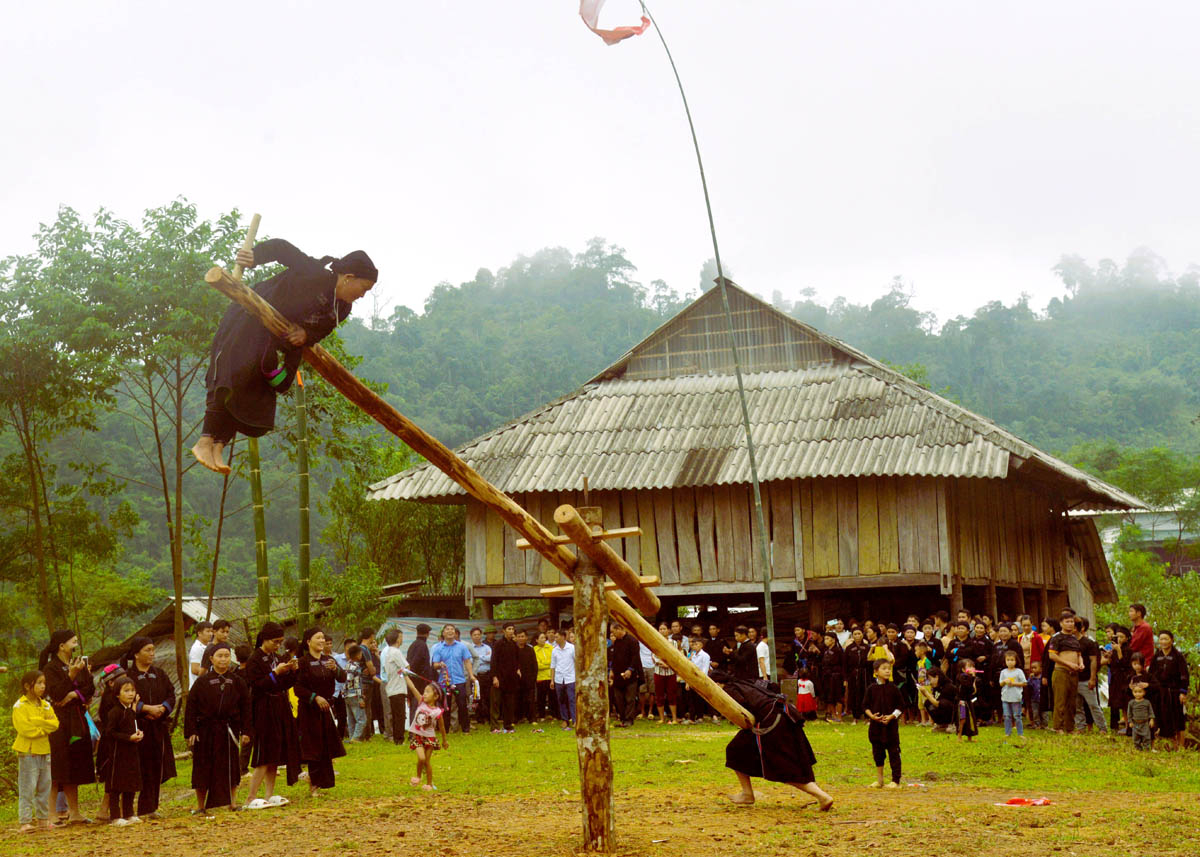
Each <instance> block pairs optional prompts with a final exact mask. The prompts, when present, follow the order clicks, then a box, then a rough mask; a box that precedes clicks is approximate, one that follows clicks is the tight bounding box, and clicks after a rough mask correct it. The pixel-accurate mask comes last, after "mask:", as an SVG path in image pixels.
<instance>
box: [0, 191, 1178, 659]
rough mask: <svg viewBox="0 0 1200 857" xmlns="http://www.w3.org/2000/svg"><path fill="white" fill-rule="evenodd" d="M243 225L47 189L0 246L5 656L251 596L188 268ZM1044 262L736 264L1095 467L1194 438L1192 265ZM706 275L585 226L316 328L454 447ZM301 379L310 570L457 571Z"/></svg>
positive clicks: (605, 354)
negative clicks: (976, 286) (941, 308)
mask: <svg viewBox="0 0 1200 857" xmlns="http://www.w3.org/2000/svg"><path fill="white" fill-rule="evenodd" d="M237 221H238V218H237V216H236V213H230V214H228V215H225V216H223V217H222V218H220V219H218V220H217V221H214V222H211V223H209V222H205V221H203V220H201V219H200V218H199V217H198V216H197V214H196V212H195V210H194V208H193V207H191V206H190V205H188V204H187V203H186V202H176V203H172V204H170V205H168V206H164V207H163V208H161V209H155V210H153V211H150V212H147V214H146V215H145V217H144V218H143V220H142V221H141V222H140V223H137V224H129V223H123V222H121V221H118V220H116V219H115V218H113V217H112V216H111V215H109V214H107V213H101V214H100V215H99V216H97V218H96V219H95V220H94V221H92V222H87V221H85V220H84V219H83V218H81V217H79V216H78V215H77V214H75V213H74V212H71V211H69V210H64V211H63V212H62V213H61V215H60V218H59V220H58V222H56V223H55V224H52V225H50V226H47V227H44V228H43V230H42V232H41V234H40V236H39V239H40V240H39V245H40V247H39V252H38V253H37V254H35V255H34V256H31V257H28V258H11V259H8V260H6V261H5V262H4V263H3V265H2V266H0V298H2V304H0V316H2V317H3V318H2V321H3V324H2V325H0V376H2V377H0V455H3V456H4V463H5V469H4V471H3V478H2V479H0V496H2V497H3V500H4V502H3V504H2V505H0V516H2V524H0V526H2V530H0V621H3V622H4V623H5V624H6V626H7V627H8V628H9V629H11V633H10V634H9V635H6V636H5V637H4V638H2V639H0V659H7V660H16V661H22V660H23V659H25V658H27V657H28V654H29V653H30V652H31V651H32V650H33V647H34V643H35V641H36V640H37V639H39V638H41V637H42V636H43V635H44V629H45V627H46V625H47V624H70V625H72V626H75V627H78V628H79V629H80V630H81V632H83V634H84V635H85V636H86V638H87V639H88V645H89V646H94V645H98V644H100V643H101V642H103V641H105V640H112V639H115V638H120V637H121V636H123V635H124V634H125V633H127V632H128V630H129V628H130V627H131V626H132V625H133V623H134V622H135V620H136V619H137V618H138V617H139V616H140V615H142V614H143V613H144V611H145V610H146V609H148V608H149V607H150V606H152V605H156V604H161V599H162V598H163V597H164V596H165V595H166V594H167V593H168V592H170V591H171V590H172V588H173V586H174V585H175V582H176V580H177V579H178V580H179V581H180V583H181V585H182V588H183V590H184V591H186V592H189V593H195V592H204V591H206V590H207V588H208V586H209V585H210V582H211V580H212V579H213V574H214V570H215V575H216V576H215V580H216V587H217V590H218V591H219V592H223V593H235V592H236V593H249V592H252V591H253V589H254V570H253V569H254V550H253V548H254V539H253V535H252V525H251V520H250V512H249V490H248V487H247V485H246V480H245V478H244V473H242V472H241V471H240V470H239V471H236V472H235V477H234V478H232V479H231V480H230V481H229V483H228V485H227V486H226V485H225V484H224V483H223V480H222V479H221V478H220V477H218V476H216V475H215V474H212V473H210V472H208V471H205V470H201V469H200V468H198V467H193V466H191V460H190V456H189V455H188V454H187V450H188V448H189V447H190V446H191V444H192V442H194V438H195V432H196V431H197V430H198V422H199V419H200V416H201V415H202V413H203V405H204V401H203V398H204V388H203V372H204V367H205V365H206V363H207V347H208V342H209V340H210V338H211V336H212V332H213V329H214V328H215V325H216V321H217V319H218V318H219V316H220V313H221V312H222V310H223V306H224V304H223V301H224V299H223V298H221V297H220V296H219V295H216V293H214V292H212V291H211V290H210V289H207V288H206V287H205V286H204V285H203V284H202V281H201V276H202V274H203V271H204V270H205V269H206V268H207V267H208V265H209V264H211V261H212V260H221V259H229V258H230V257H231V256H232V247H233V246H234V245H235V244H236V242H237V239H238V235H239V233H240V227H239V225H238V222H237ZM306 249H309V248H306ZM320 249H321V248H311V250H312V251H313V252H319V250H320ZM481 261H494V260H481ZM702 261H703V260H697V270H698V271H700V270H701V262H702ZM1058 272H1059V274H1060V276H1061V279H1062V281H1063V294H1062V296H1061V297H1060V298H1057V299H1055V300H1054V301H1052V302H1051V303H1050V305H1049V306H1047V307H1034V306H1031V305H1029V303H1028V301H1021V302H1018V303H1017V304H1016V305H1014V306H1004V305H1001V304H998V303H984V304H983V306H981V308H980V309H979V310H978V311H977V312H976V313H974V314H973V315H972V316H971V317H967V318H954V319H939V318H937V317H936V315H935V313H936V307H923V308H918V307H917V306H915V305H914V302H913V301H912V300H911V299H910V297H909V295H908V292H907V291H906V289H905V287H904V286H903V285H902V284H901V283H899V282H897V283H892V284H886V283H885V284H881V288H880V292H881V297H879V298H878V299H877V300H875V301H873V302H871V303H869V304H863V305H859V304H854V303H852V302H849V301H846V300H843V299H838V300H836V301H834V302H833V303H832V304H830V305H823V304H820V303H817V302H815V301H814V300H813V299H812V296H811V294H803V293H799V292H797V291H793V290H792V289H790V287H789V285H788V284H786V283H752V282H746V283H741V285H742V286H743V287H745V288H747V289H749V290H750V291H755V292H759V293H762V294H765V295H770V296H771V297H772V300H773V301H774V303H775V304H776V305H777V306H780V307H781V308H782V309H784V310H785V311H787V312H789V313H791V314H792V315H794V316H795V317H796V318H799V319H801V320H803V321H805V322H807V323H810V324H813V325H814V326H816V327H818V328H820V329H822V330H824V331H826V332H828V333H831V334H833V335H834V336H837V337H839V338H841V339H844V340H845V341H847V342H849V343H851V344H853V345H854V346H856V347H858V348H860V349H862V350H863V351H866V352H867V353H869V354H871V355H873V356H875V357H878V358H880V359H883V360H887V361H889V362H891V363H893V364H897V365H900V366H903V367H905V368H906V371H908V372H910V373H912V374H915V375H917V376H919V377H922V378H923V379H925V380H926V381H927V382H928V383H929V385H930V386H932V387H933V388H934V389H936V390H939V391H942V392H944V393H945V394H947V395H949V396H952V397H954V398H955V399H957V400H958V401H960V402H962V403H963V404H964V405H966V406H967V407H970V408H972V409H974V410H977V411H978V412H980V413H981V414H984V415H986V416H988V417H990V418H992V419H994V420H996V421H997V422H998V423H1000V424H1002V425H1004V426H1006V427H1007V428H1009V429H1011V430H1013V431H1014V432H1016V433H1017V434H1019V435H1021V436H1023V437H1025V438H1027V439H1028V440H1030V441H1032V442H1034V443H1035V444H1038V445H1040V446H1042V447H1044V448H1046V449H1048V450H1050V451H1054V452H1058V453H1060V454H1066V455H1070V456H1072V457H1074V458H1075V459H1076V460H1080V461H1082V462H1083V463H1085V464H1088V465H1089V466H1092V467H1093V468H1094V469H1098V470H1104V471H1105V472H1106V473H1108V474H1109V475H1112V474H1117V475H1118V476H1119V474H1120V473H1122V472H1124V471H1121V470H1120V467H1119V462H1117V463H1114V461H1115V459H1114V457H1113V456H1114V455H1116V456H1117V458H1120V455H1121V453H1120V450H1121V448H1122V447H1126V446H1128V447H1151V446H1161V447H1167V448H1168V449H1169V450H1173V451H1174V454H1176V455H1179V456H1184V457H1187V456H1192V455H1194V454H1195V453H1196V452H1197V451H1200V450H1198V444H1197V440H1198V438H1197V430H1196V426H1195V424H1194V423H1193V422H1192V420H1193V419H1194V417H1195V416H1196V414H1197V413H1200V395H1198V393H1197V390H1196V388H1195V384H1194V382H1193V379H1194V378H1195V377H1196V369H1197V368H1198V367H1200V340H1198V338H1197V336H1196V333H1197V331H1198V330H1200V285H1198V277H1197V273H1196V271H1195V270H1189V271H1188V272H1187V273H1185V274H1184V275H1182V276H1179V277H1171V276H1168V275H1167V274H1166V273H1165V266H1164V265H1163V264H1162V263H1161V262H1160V261H1159V260H1157V259H1156V258H1155V257H1154V256H1153V255H1152V254H1150V253H1147V252H1139V253H1136V254H1134V255H1133V256H1132V257H1130V259H1129V260H1128V261H1126V262H1125V263H1124V264H1116V263H1113V262H1109V261H1101V262H1097V263H1095V264H1092V265H1089V264H1088V263H1086V262H1085V261H1084V260H1080V259H1077V258H1073V257H1064V259H1063V260H1062V261H1061V263H1060V264H1059V266H1058ZM271 273H272V272H271V271H261V272H259V271H256V272H255V274H256V276H258V277H264V276H269V275H270V274H271ZM704 279H705V276H704V274H701V275H700V276H699V277H698V278H697V282H693V283H686V284H677V287H676V288H672V287H670V286H669V285H668V284H665V283H662V282H657V281H656V282H653V283H650V284H648V285H647V284H642V283H640V282H639V281H638V279H637V269H636V267H635V264H634V260H630V259H627V258H626V257H625V254H624V252H623V251H622V250H621V249H620V248H619V247H616V246H613V245H610V244H609V243H608V242H607V241H605V240H603V239H599V238H597V239H594V240H593V241H591V242H590V243H589V244H588V245H587V246H586V247H584V248H583V249H582V250H581V251H579V252H572V251H570V250H567V249H562V248H547V249H545V250H542V251H539V252H537V253H535V254H533V255H532V256H528V257H518V258H517V259H515V260H513V261H512V262H510V263H508V264H507V265H504V266H503V267H498V268H496V269H495V270H494V271H493V270H490V269H487V268H480V270H479V272H478V273H477V274H476V276H475V277H474V279H472V280H471V281H470V282H466V283H461V284H457V285H455V284H450V283H442V284H440V285H438V286H437V287H436V288H435V289H434V290H433V292H432V293H431V294H430V296H429V298H428V299H427V300H426V302H425V304H424V306H422V307H420V308H419V309H414V308H409V307H399V308H397V309H395V311H393V312H392V313H391V314H390V316H387V317H382V316H380V317H373V318H367V319H366V320H365V321H362V320H359V319H358V318H356V319H354V320H351V321H349V322H347V323H346V324H345V325H343V326H342V328H341V329H340V331H339V333H338V335H336V336H334V337H330V339H328V340H326V343H325V344H326V346H327V347H329V348H330V349H331V350H333V351H334V352H335V353H338V354H340V355H342V357H343V359H345V360H346V361H347V362H348V363H350V364H354V363H356V362H357V366H356V367H355V371H356V372H357V373H359V374H360V375H361V376H363V377H364V378H366V379H369V380H370V381H371V382H372V383H373V384H375V385H376V387H377V389H379V390H380V391H381V392H382V393H383V395H384V396H385V397H386V398H387V399H389V400H390V401H391V402H392V403H393V404H395V405H396V406H397V407H398V408H399V409H400V410H401V411H403V412H404V413H405V414H407V415H408V416H410V417H411V418H413V419H414V420H416V421H417V422H418V423H420V424H421V425H422V426H423V427H425V428H426V429H427V430H429V431H430V432H432V433H433V434H434V435H436V436H438V437H439V438H441V439H442V440H443V441H445V442H446V443H448V444H450V445H452V446H453V445H457V444H460V443H462V442H464V441H467V440H469V439H471V438H472V437H474V436H476V435H478V434H480V433H482V432H484V431H486V430H488V429H490V428H493V427H495V426H496V425H499V424H501V423H503V422H505V421H508V420H510V419H513V418H515V417H517V416H519V415H521V414H523V413H525V412H527V411H529V410H530V409H532V408H535V407H537V406H538V405H540V404H542V403H543V402H546V401H548V400H550V399H553V398H555V397H557V396H560V395H563V394H564V393H567V392H569V391H571V390H573V389H574V388H576V387H577V386H578V385H579V384H580V383H582V382H583V381H584V380H586V379H587V378H588V377H590V376H592V375H593V374H595V373H596V372H597V371H598V370H600V369H601V368H603V367H604V366H605V365H607V364H608V363H610V362H612V361H613V360H615V359H616V358H617V357H619V356H620V355H621V354H622V353H624V352H625V351H626V350H627V349H628V348H629V347H630V346H632V345H634V344H635V343H636V342H638V341H639V340H640V339H641V338H643V337H644V336H645V335H646V334H648V333H649V332H650V331H651V330H653V329H654V328H655V327H657V326H658V325H659V324H661V323H662V322H663V321H665V320H666V319H667V318H669V317H670V316H671V315H672V314H674V313H675V312H676V311H678V310H679V309H680V308H682V306H684V305H685V304H686V300H687V297H688V296H689V295H691V296H694V295H695V294H696V293H697V291H698V287H699V282H701V281H703V280H704ZM306 380H307V382H308V388H307V389H308V391H309V398H310V407H309V421H310V427H311V431H312V433H313V434H314V435H315V436H316V438H317V440H318V442H317V443H316V444H315V447H314V450H313V477H314V478H313V499H314V511H315V514H316V520H315V521H314V524H313V532H314V536H317V535H318V534H319V543H317V544H314V548H313V550H314V587H315V588H323V590H324V591H326V592H332V593H334V594H336V595H338V596H339V598H341V599H343V600H345V601H347V602H351V601H354V600H355V599H361V598H362V593H365V592H367V591H369V590H370V588H371V587H372V586H375V585H377V584H378V583H379V582H381V581H395V580H402V579H410V578H413V577H423V578H426V579H427V580H429V581H431V583H432V584H433V585H435V586H439V587H442V588H453V587H454V586H455V585H457V584H458V582H459V581H460V580H461V573H462V538H461V529H460V527H461V512H460V510H459V509H458V508H456V507H441V506H434V507H428V506H420V505H412V506H404V507H400V506H399V505H398V504H386V505H380V504H372V503H367V502H365V500H364V499H363V491H362V488H363V486H364V485H365V484H366V483H367V482H370V481H374V480H377V479H380V478H382V477H384V476H386V475H388V474H390V473H393V472H395V471H396V470H399V469H401V468H403V467H405V466H407V465H408V464H409V463H411V462H410V459H409V456H408V453H407V451H406V450H405V449H404V448H403V447H402V446H401V445H400V444H399V443H397V442H394V441H393V440H391V439H389V438H388V436H386V435H383V434H382V432H381V430H379V429H378V428H377V427H375V426H374V425H373V424H370V423H369V422H367V421H366V420H365V419H364V418H363V417H362V415H361V414H359V413H358V412H357V411H356V410H355V409H353V408H350V407H349V406H348V405H346V403H345V402H344V401H343V400H342V399H341V398H340V397H339V396H337V395H334V394H333V393H332V391H331V390H329V389H328V388H327V386H326V385H324V383H323V382H322V381H321V380H320V379H318V378H312V377H308V378H306ZM294 426H295V406H294V402H293V399H292V397H291V396H290V395H289V396H286V397H284V398H282V399H281V400H280V403H279V429H278V430H277V431H276V432H275V433H273V434H271V435H269V436H268V437H267V438H264V440H263V443H262V448H263V458H264V464H263V470H264V482H265V490H266V494H267V534H268V545H269V550H270V557H271V572H272V586H273V588H274V591H275V592H276V593H278V592H281V591H287V590H288V589H289V588H291V587H292V586H294V578H295V564H296V560H295V544H296V538H297V536H296V534H297V512H296V506H297V503H296V472H295V466H294V463H293V460H292V459H293V456H294V451H295V443H294V441H295V436H294ZM1073 447H1076V449H1074V450H1073V451H1072V448H1073ZM1098 450H1100V451H1101V452H1104V451H1105V450H1107V452H1105V453H1104V454H1103V455H1102V454H1100V453H1099V452H1098ZM1113 450H1116V452H1113ZM244 458H245V456H244V453H241V452H239V453H238V454H237V455H236V456H235V463H236V464H238V465H239V466H241V465H244ZM223 489H226V490H225V495H224V502H222V495H223ZM218 524H221V537H220V543H219V548H218V542H217V527H218ZM314 541H316V539H314ZM31 605H37V608H38V609H37V610H36V611H34V610H31V609H30V607H31Z"/></svg>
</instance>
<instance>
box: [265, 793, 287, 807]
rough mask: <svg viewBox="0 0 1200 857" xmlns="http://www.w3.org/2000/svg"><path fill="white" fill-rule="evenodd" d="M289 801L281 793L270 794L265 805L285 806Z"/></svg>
mask: <svg viewBox="0 0 1200 857" xmlns="http://www.w3.org/2000/svg"><path fill="white" fill-rule="evenodd" d="M289 803H291V801H290V800H288V799H287V798H285V797H284V796H283V795H271V796H270V797H269V798H267V806H287V805H288V804H289Z"/></svg>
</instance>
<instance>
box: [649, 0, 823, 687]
mask: <svg viewBox="0 0 1200 857" xmlns="http://www.w3.org/2000/svg"><path fill="white" fill-rule="evenodd" d="M641 5H642V14H643V15H645V16H646V17H647V18H649V19H650V22H651V23H652V24H653V25H654V32H656V33H658V39H659V41H660V42H662V46H663V51H664V52H665V53H666V55H667V62H669V63H670V64H671V71H672V73H673V74H674V75H675V83H676V84H678V86H679V97H680V98H681V99H682V100H683V112H684V115H685V116H686V117H687V123H688V129H689V130H690V131H691V132H692V148H693V149H695V150H696V166H697V167H698V168H699V170H700V189H701V190H702V191H703V192H704V209H705V211H706V212H708V231H709V233H710V234H711V235H712V246H713V260H714V261H715V262H716V263H717V287H718V288H719V289H720V290H721V307H722V308H723V309H724V310H725V329H726V330H727V331H728V333H729V353H730V356H731V357H732V358H733V374H734V376H735V377H736V378H737V390H738V402H739V403H740V404H741V407H742V429H743V431H744V432H745V435H746V454H747V457H748V458H749V459H750V487H751V489H752V496H753V497H754V520H755V522H756V523H757V524H758V527H757V533H756V535H757V536H758V538H756V539H755V541H756V542H757V543H758V566H759V569H760V571H761V572H762V584H763V611H764V613H765V614H766V619H767V639H768V641H769V642H770V646H769V647H768V648H767V674H768V676H769V677H770V679H771V680H774V679H775V609H774V606H773V605H772V602H771V548H770V546H769V545H768V543H767V540H768V533H767V522H766V517H765V516H764V515H763V506H762V486H761V485H760V484H759V481H758V459H757V457H756V456H755V452H754V433H753V432H752V431H751V430H750V409H749V407H748V406H747V404H746V387H745V385H744V384H743V383H742V364H741V361H740V359H739V357H738V348H737V336H736V335H735V331H734V325H733V311H732V310H731V309H730V308H729V290H728V289H727V288H726V287H725V284H726V279H725V270H724V268H723V267H722V266H721V248H720V247H719V246H717V224H716V221H715V220H714V219H713V210H712V199H711V198H710V197H709V194H708V179H707V178H706V177H705V175H704V160H703V159H702V158H701V157H700V138H699V137H697V136H696V123H695V122H693V121H692V108H691V107H689V106H688V100H687V93H686V92H684V91H683V79H682V78H681V77H680V76H679V69H678V67H676V65H675V58H674V57H673V56H671V49H670V48H669V47H667V37H666V36H664V35H663V31H662V28H661V27H659V26H658V21H656V20H654V15H653V14H652V13H651V12H650V10H649V9H647V8H646V3H645V2H644V0H643V2H642V4H641ZM797 580H798V582H799V586H798V587H797V591H796V594H797V595H798V596H799V597H800V598H801V599H804V598H806V597H807V592H806V590H805V588H804V573H803V570H799V571H798V572H797Z"/></svg>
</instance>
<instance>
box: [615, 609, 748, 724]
mask: <svg viewBox="0 0 1200 857" xmlns="http://www.w3.org/2000/svg"><path fill="white" fill-rule="evenodd" d="M605 600H606V601H607V602H608V612H609V613H610V614H611V615H612V618H613V620H614V621H617V622H620V623H621V624H622V625H624V626H625V627H626V628H627V629H628V630H629V633H631V634H633V636H635V637H636V638H637V639H639V640H641V641H642V642H643V643H645V644H646V648H648V649H649V650H650V651H652V652H654V654H656V655H658V657H659V659H660V660H663V661H666V664H667V666H669V667H670V668H671V669H673V670H674V671H675V674H676V675H679V676H682V677H683V680H684V681H685V682H687V684H688V686H689V687H690V688H692V690H694V691H696V693H698V694H700V695H701V696H703V697H704V698H705V699H706V700H707V701H708V702H709V704H710V705H712V707H713V708H715V709H716V710H717V711H719V712H720V713H721V715H722V716H724V717H725V718H726V719H728V720H729V722H730V723H732V724H734V725H735V726H740V727H742V728H743V729H749V728H750V727H751V726H753V725H754V718H753V717H752V716H751V715H750V712H749V711H747V710H746V709H744V708H742V706H740V705H738V704H737V703H736V702H734V700H733V697H731V696H730V695H729V694H727V693H726V692H725V690H724V688H722V687H721V686H720V685H719V684H717V683H716V682H715V681H713V680H712V679H711V678H709V677H708V676H707V675H705V674H704V673H702V672H700V670H698V669H696V665H695V664H693V663H692V662H691V661H689V660H688V659H687V658H685V657H684V656H683V654H682V653H681V652H680V651H679V650H678V649H676V648H675V647H674V646H673V645H671V641H670V640H668V639H667V638H666V637H664V636H663V635H662V634H660V633H658V629H656V628H655V627H654V626H653V625H651V624H650V623H649V622H647V621H646V620H645V619H643V618H642V615H641V614H640V613H638V611H637V610H635V609H633V607H632V606H630V605H629V604H627V603H625V601H624V599H622V598H621V596H620V595H618V594H617V593H615V592H608V593H606V594H605Z"/></svg>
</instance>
